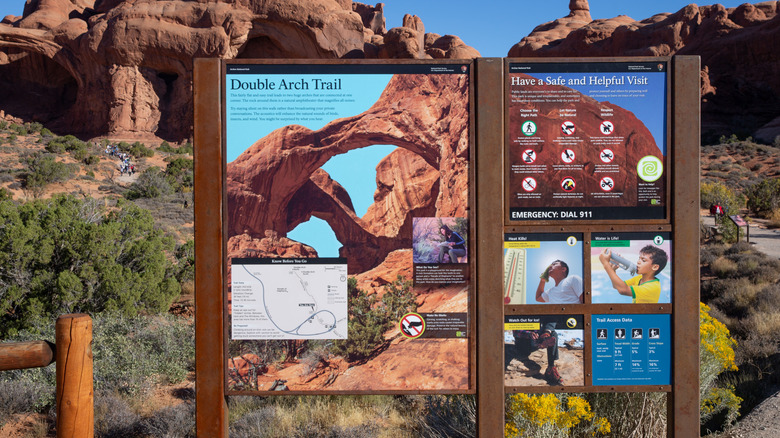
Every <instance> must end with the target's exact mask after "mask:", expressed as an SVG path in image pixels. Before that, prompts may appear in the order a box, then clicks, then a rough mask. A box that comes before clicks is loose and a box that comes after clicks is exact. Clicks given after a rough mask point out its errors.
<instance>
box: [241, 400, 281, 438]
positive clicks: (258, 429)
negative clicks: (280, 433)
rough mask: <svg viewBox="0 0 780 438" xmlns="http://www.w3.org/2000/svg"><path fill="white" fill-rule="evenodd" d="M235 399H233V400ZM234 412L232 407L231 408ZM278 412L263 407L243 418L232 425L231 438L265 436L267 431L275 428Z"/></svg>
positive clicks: (271, 408)
mask: <svg viewBox="0 0 780 438" xmlns="http://www.w3.org/2000/svg"><path fill="white" fill-rule="evenodd" d="M234 398H235V397H231V400H233V399H234ZM231 410H232V407H231ZM275 420H276V410H275V409H274V408H273V407H271V406H263V407H261V408H259V409H258V410H255V411H251V412H249V413H247V414H246V415H243V416H241V417H240V418H239V419H238V420H236V421H235V422H234V423H233V424H231V425H230V436H231V437H234V438H254V437H258V436H264V435H265V434H266V431H268V430H271V429H273V428H274V425H275Z"/></svg>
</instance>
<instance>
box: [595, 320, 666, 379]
mask: <svg viewBox="0 0 780 438" xmlns="http://www.w3.org/2000/svg"><path fill="white" fill-rule="evenodd" d="M670 318H671V316H670V315H593V317H592V318H591V326H592V333H591V339H592V342H593V353H592V360H593V385H596V386H598V385H669V384H670V383H671V371H672V369H671V368H672V367H671V363H672V331H671V324H670Z"/></svg>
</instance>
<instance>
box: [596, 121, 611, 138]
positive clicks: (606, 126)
mask: <svg viewBox="0 0 780 438" xmlns="http://www.w3.org/2000/svg"><path fill="white" fill-rule="evenodd" d="M599 131H601V133H602V134H604V135H612V133H613V132H614V131H615V125H614V124H612V122H610V121H609V120H604V121H603V122H601V125H599Z"/></svg>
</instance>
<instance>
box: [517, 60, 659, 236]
mask: <svg viewBox="0 0 780 438" xmlns="http://www.w3.org/2000/svg"><path fill="white" fill-rule="evenodd" d="M667 70H668V66H667V63H666V62H664V61H656V62H589V63H560V62H550V63H544V62H510V63H509V74H508V76H507V78H506V80H507V81H508V86H509V87H508V88H509V95H508V96H507V106H508V123H507V126H508V129H509V134H508V144H507V148H508V158H509V160H508V175H509V181H508V188H509V196H508V202H509V219H510V220H512V221H523V220H551V221H558V220H581V219H594V220H595V219H610V220H615V219H663V218H665V216H666V200H667V193H666V190H667V188H666V179H667V178H666V175H667V173H668V172H667V169H666V168H667V159H666V157H667V156H668V150H667V126H666V123H667V94H668V93H667Z"/></svg>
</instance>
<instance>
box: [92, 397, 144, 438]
mask: <svg viewBox="0 0 780 438" xmlns="http://www.w3.org/2000/svg"><path fill="white" fill-rule="evenodd" d="M94 409H95V411H94V412H95V436H96V437H98V438H124V437H134V436H138V434H139V432H140V430H141V425H140V424H139V423H140V420H141V416H140V415H138V414H137V413H136V412H135V411H133V409H132V408H131V407H130V404H129V403H127V401H125V399H124V398H122V397H121V396H119V395H117V394H111V393H108V394H97V395H96V396H95V408H94Z"/></svg>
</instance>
